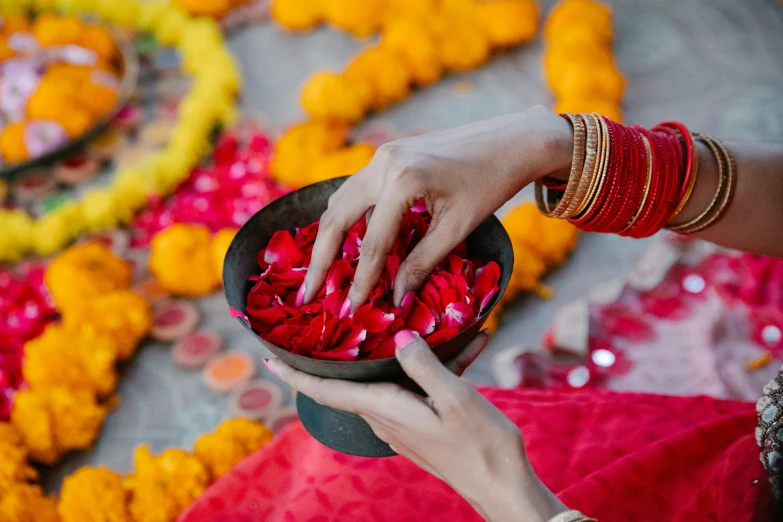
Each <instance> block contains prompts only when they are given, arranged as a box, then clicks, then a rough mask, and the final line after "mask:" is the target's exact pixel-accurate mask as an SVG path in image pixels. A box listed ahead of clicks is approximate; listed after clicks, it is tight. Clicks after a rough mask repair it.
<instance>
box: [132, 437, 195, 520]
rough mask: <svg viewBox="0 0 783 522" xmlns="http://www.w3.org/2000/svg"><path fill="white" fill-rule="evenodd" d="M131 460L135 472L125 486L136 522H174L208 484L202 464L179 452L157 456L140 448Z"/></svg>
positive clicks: (175, 450) (144, 446)
mask: <svg viewBox="0 0 783 522" xmlns="http://www.w3.org/2000/svg"><path fill="white" fill-rule="evenodd" d="M134 457H135V471H134V473H133V474H132V475H130V476H129V477H128V480H127V483H126V484H127V485H128V486H129V487H130V489H131V502H130V511H131V515H132V516H133V520H134V521H135V522H173V521H174V519H176V517H177V516H179V514H180V513H182V512H183V511H184V510H185V509H186V508H187V507H188V506H190V505H191V504H192V503H193V501H195V500H196V499H197V498H198V497H199V496H201V494H202V493H204V490H205V489H206V488H207V486H208V485H209V473H208V472H207V470H206V468H204V465H203V464H201V462H200V461H199V460H198V459H197V458H196V457H193V456H192V455H188V454H187V453H186V452H185V451H183V450H181V449H167V450H165V451H164V452H163V453H162V454H161V455H159V456H157V457H156V456H153V455H151V454H150V451H149V448H148V447H147V446H146V445H141V446H139V447H138V448H136V452H135V454H134Z"/></svg>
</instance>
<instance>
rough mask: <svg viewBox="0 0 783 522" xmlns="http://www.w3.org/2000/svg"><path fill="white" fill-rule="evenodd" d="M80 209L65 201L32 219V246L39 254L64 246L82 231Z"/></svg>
mask: <svg viewBox="0 0 783 522" xmlns="http://www.w3.org/2000/svg"><path fill="white" fill-rule="evenodd" d="M81 210H82V209H81V207H80V206H79V205H78V204H76V203H74V202H67V203H63V204H62V205H60V206H59V207H57V208H56V209H54V210H52V211H51V212H49V213H48V214H45V215H44V216H43V217H41V218H39V219H38V220H37V221H34V222H33V230H32V234H31V238H30V239H31V240H32V244H31V246H32V248H33V249H34V250H35V251H36V252H38V253H39V254H43V255H49V254H53V253H54V252H57V251H58V250H60V249H61V248H63V247H65V246H66V245H67V244H68V243H70V242H71V241H72V240H73V238H74V237H76V236H78V235H79V234H80V233H81V232H83V231H84V218H83V217H82V212H81Z"/></svg>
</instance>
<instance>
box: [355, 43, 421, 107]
mask: <svg viewBox="0 0 783 522" xmlns="http://www.w3.org/2000/svg"><path fill="white" fill-rule="evenodd" d="M344 74H345V78H346V79H347V80H348V81H350V82H356V83H364V84H366V85H369V86H370V88H371V92H372V94H373V107H374V108H375V109H383V108H385V107H387V106H388V105H390V104H392V103H394V102H396V101H399V100H401V99H403V98H405V97H406V96H407V95H408V92H410V82H411V76H410V74H409V73H408V69H407V67H406V65H405V62H404V61H403V60H402V58H401V57H400V56H399V55H397V53H396V52H394V51H392V50H391V49H388V48H386V47H383V46H376V47H370V48H369V49H365V50H364V51H362V52H361V53H359V54H358V55H357V56H356V57H355V58H354V59H353V60H352V61H351V63H349V64H348V67H347V68H346V69H345V73H344Z"/></svg>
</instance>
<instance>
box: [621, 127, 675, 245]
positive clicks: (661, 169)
mask: <svg viewBox="0 0 783 522" xmlns="http://www.w3.org/2000/svg"><path fill="white" fill-rule="evenodd" d="M640 131H641V132H642V133H643V134H644V135H645V136H646V137H647V139H648V141H649V143H650V151H651V154H652V165H653V173H652V180H651V182H650V187H649V191H648V193H647V199H646V200H645V202H644V208H643V209H642V210H641V214H640V215H639V217H638V219H637V220H636V221H635V222H634V225H633V226H632V227H631V228H630V229H629V230H627V231H626V232H625V234H623V235H627V236H631V237H637V238H639V237H646V236H647V235H649V232H648V231H649V230H650V229H651V228H652V227H651V226H650V225H651V223H652V222H653V221H654V220H655V210H656V207H657V206H658V205H659V204H660V196H661V193H662V192H663V191H664V190H665V184H666V179H665V171H666V168H667V166H668V161H667V155H666V153H665V146H664V144H663V143H662V139H661V137H660V136H659V135H658V134H657V133H655V132H651V131H648V130H647V129H640Z"/></svg>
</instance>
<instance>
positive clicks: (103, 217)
mask: <svg viewBox="0 0 783 522" xmlns="http://www.w3.org/2000/svg"><path fill="white" fill-rule="evenodd" d="M115 194H116V191H114V190H112V189H111V188H95V189H91V190H89V191H87V193H85V194H84V196H82V201H81V205H82V215H83V216H84V221H85V224H86V225H87V228H88V229H89V230H102V229H105V228H115V227H116V226H117V225H119V224H120V223H127V222H128V221H130V219H131V218H132V217H133V214H132V213H131V212H130V209H128V208H127V207H121V206H119V205H117V203H116V202H115V201H114V195H115Z"/></svg>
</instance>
